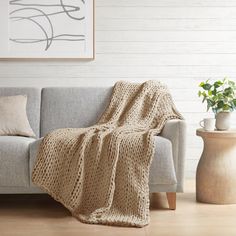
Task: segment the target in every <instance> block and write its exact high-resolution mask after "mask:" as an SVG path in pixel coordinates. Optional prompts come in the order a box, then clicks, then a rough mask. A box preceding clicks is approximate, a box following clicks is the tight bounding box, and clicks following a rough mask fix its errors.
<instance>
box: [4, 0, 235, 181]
mask: <svg viewBox="0 0 236 236" xmlns="http://www.w3.org/2000/svg"><path fill="white" fill-rule="evenodd" d="M95 1H96V60H95V61H76V60H64V61H63V60H60V61H53V60H47V61H43V60H41V61H40V60H36V61H0V86H38V87H46V86H106V85H112V84H113V83H114V82H116V81H117V80H120V79H122V80H129V81H135V82H141V81H144V80H149V79H158V80H161V81H163V82H165V83H166V84H167V85H168V86H169V87H170V89H171V91H172V94H173V96H174V99H175V101H176V104H177V107H178V108H179V110H180V111H181V112H182V113H183V114H184V116H185V118H186V120H187V123H188V145H187V146H188V148H187V165H186V174H187V176H189V177H190V176H194V174H195V169H196V164H197V161H198V158H199V156H200V153H201V149H202V142H201V139H200V138H198V137H196V136H195V129H196V127H197V123H198V121H199V120H200V119H201V118H202V117H204V116H206V115H207V114H206V113H204V111H205V106H203V105H202V104H201V102H200V100H199V99H198V98H197V95H196V94H197V90H198V88H197V85H198V83H199V82H200V81H201V80H205V79H207V78H209V77H211V78H221V77H223V76H226V75H227V76H229V77H230V78H231V79H235V78H236V43H235V41H236V1H235V0H224V1H222V0H95ZM209 115H210V114H208V115H207V116H209Z"/></svg>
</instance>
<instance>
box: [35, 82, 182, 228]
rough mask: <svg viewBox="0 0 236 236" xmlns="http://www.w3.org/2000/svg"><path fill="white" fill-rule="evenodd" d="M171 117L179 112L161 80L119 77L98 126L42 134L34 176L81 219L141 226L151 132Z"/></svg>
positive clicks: (151, 150)
mask: <svg viewBox="0 0 236 236" xmlns="http://www.w3.org/2000/svg"><path fill="white" fill-rule="evenodd" d="M174 118H181V115H180V114H179V113H178V112H177V110H176V109H175V106H174V104H173V102H172V99H171V96H170V94H169V92H168V91H167V89H166V87H165V86H163V85H162V84H160V83H159V82H155V81H148V82H145V83H143V84H133V83H128V82H123V81H121V82H118V83H116V85H115V86H114V89H113V94H112V97H111V101H110V104H109V106H108V107H107V108H106V110H105V112H104V113H103V115H102V117H101V118H100V120H99V121H98V122H97V124H96V125H94V126H91V127H88V128H69V129H59V130H55V131H53V132H52V133H49V134H48V135H47V136H46V137H45V138H44V139H43V141H42V144H41V147H40V150H39V153H38V157H37V161H36V164H35V167H34V171H33V176H32V180H33V182H34V183H35V184H36V185H38V186H40V187H41V188H42V189H44V190H45V191H46V192H47V193H49V194H50V195H51V196H52V197H53V198H54V199H55V200H57V201H59V202H60V203H62V204H63V205H64V206H65V207H66V208H68V209H69V210H70V211H71V213H72V214H73V215H74V216H75V217H76V218H78V219H79V220H80V221H82V222H85V223H94V224H110V225H119V226H136V227H143V226H145V225H147V224H148V223H149V188H148V180H149V166H150V163H151V160H152V158H153V155H154V146H155V145H154V135H157V134H158V133H160V132H161V130H162V128H163V126H164V125H165V123H166V121H167V120H169V119H174Z"/></svg>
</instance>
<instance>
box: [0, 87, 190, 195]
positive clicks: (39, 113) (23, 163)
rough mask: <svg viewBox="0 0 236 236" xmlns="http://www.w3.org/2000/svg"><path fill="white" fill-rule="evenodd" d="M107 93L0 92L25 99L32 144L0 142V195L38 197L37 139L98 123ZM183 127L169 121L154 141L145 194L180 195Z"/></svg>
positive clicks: (7, 139)
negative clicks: (35, 173) (33, 179)
mask: <svg viewBox="0 0 236 236" xmlns="http://www.w3.org/2000/svg"><path fill="white" fill-rule="evenodd" d="M111 92H112V87H109V88H90V87H88V88H79V87H77V88H43V89H38V88H0V96H11V95H19V94H26V95H27V97H28V103H27V113H28V118H29V121H30V124H31V127H32V129H33V130H34V132H35V134H36V135H37V137H36V139H33V138H26V137H19V136H0V193H5V194H6V193H7V194H9V193H42V191H41V190H40V189H39V188H37V187H36V186H34V185H33V184H32V182H31V172H32V169H33V165H34V162H35V159H36V156H37V151H38V148H39V145H40V142H41V140H42V139H41V138H40V137H43V136H45V135H46V134H47V133H48V132H50V131H52V130H54V129H57V128H65V127H87V126H90V125H92V124H94V123H96V121H97V120H98V118H99V116H100V115H101V114H102V112H103V111H104V109H105V108H106V106H107V104H108V103H109V98H110V95H111ZM185 132H186V125H185V122H184V121H180V120H172V121H168V122H167V123H166V125H165V127H164V129H163V131H162V133H161V135H160V136H156V153H155V156H154V159H153V161H152V165H151V168H150V177H149V185H150V192H182V191H183V180H184V156H185Z"/></svg>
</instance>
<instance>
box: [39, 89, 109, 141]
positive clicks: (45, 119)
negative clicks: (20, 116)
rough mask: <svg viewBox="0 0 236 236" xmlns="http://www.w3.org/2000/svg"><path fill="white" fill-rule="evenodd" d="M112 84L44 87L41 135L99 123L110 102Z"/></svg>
mask: <svg viewBox="0 0 236 236" xmlns="http://www.w3.org/2000/svg"><path fill="white" fill-rule="evenodd" d="M111 93H112V87H109V88H93V87H86V88H83V87H73V88H67V87H64V88H58V87H57V88H43V90H42V107H41V137H43V136H45V135H46V134H47V133H49V132H50V131H52V130H55V129H59V128H82V127H88V126H91V125H93V124H95V123H96V121H97V120H98V119H99V117H100V116H101V115H102V113H103V111H104V110H105V108H106V106H107V105H108V103H109V101H110V96H111Z"/></svg>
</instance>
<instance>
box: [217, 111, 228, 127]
mask: <svg viewBox="0 0 236 236" xmlns="http://www.w3.org/2000/svg"><path fill="white" fill-rule="evenodd" d="M230 120H231V113H230V112H219V113H217V114H216V129H217V130H228V129H229V128H230Z"/></svg>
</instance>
